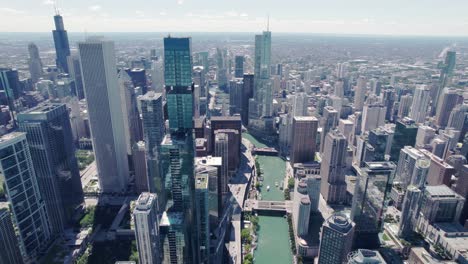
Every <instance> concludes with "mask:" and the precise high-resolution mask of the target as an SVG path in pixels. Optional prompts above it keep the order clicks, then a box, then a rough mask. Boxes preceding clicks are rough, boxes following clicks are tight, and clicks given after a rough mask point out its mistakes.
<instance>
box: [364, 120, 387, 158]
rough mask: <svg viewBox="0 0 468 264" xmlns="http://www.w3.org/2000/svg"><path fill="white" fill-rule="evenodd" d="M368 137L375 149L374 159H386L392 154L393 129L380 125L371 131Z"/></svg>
mask: <svg viewBox="0 0 468 264" xmlns="http://www.w3.org/2000/svg"><path fill="white" fill-rule="evenodd" d="M367 139H368V143H369V145H371V146H372V148H373V150H374V151H373V161H385V159H386V157H387V156H388V155H390V148H391V146H392V140H393V131H391V130H389V129H385V127H378V128H376V129H374V130H371V131H369V136H368V138H367Z"/></svg>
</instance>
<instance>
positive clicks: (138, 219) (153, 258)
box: [133, 192, 162, 264]
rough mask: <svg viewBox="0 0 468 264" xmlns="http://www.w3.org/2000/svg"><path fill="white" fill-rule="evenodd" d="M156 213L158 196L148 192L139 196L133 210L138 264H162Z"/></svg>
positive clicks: (157, 210) (157, 211)
mask: <svg viewBox="0 0 468 264" xmlns="http://www.w3.org/2000/svg"><path fill="white" fill-rule="evenodd" d="M158 213H159V208H158V196H157V195H156V194H154V193H148V192H144V193H142V194H140V196H139V197H138V200H137V201H136V204H135V209H134V210H133V218H134V219H135V237H136V242H137V243H136V244H137V250H138V259H139V263H144V264H159V263H162V262H161V255H160V242H159V241H160V234H159V219H158Z"/></svg>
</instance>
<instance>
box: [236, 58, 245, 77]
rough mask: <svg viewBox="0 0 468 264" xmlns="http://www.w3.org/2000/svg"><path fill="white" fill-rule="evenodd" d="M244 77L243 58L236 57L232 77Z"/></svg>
mask: <svg viewBox="0 0 468 264" xmlns="http://www.w3.org/2000/svg"><path fill="white" fill-rule="evenodd" d="M243 76H244V56H240V55H239V56H236V58H235V69H234V77H235V78H242V77H243Z"/></svg>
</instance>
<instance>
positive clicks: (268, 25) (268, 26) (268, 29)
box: [267, 14, 270, 31]
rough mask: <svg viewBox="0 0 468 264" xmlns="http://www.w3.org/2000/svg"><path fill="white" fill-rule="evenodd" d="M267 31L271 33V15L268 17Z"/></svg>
mask: <svg viewBox="0 0 468 264" xmlns="http://www.w3.org/2000/svg"><path fill="white" fill-rule="evenodd" d="M267 31H270V14H268V15H267Z"/></svg>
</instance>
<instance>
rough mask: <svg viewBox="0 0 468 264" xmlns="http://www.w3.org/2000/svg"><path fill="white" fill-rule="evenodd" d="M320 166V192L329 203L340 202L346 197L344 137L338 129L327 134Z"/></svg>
mask: <svg viewBox="0 0 468 264" xmlns="http://www.w3.org/2000/svg"><path fill="white" fill-rule="evenodd" d="M324 145H325V148H324V152H323V156H322V163H321V166H320V176H321V177H322V182H321V187H320V192H321V194H322V196H323V198H324V199H325V201H326V202H327V203H329V204H342V203H344V202H345V199H346V181H345V170H346V149H347V146H348V144H347V141H346V138H345V137H344V136H343V135H342V134H341V133H340V132H339V131H338V130H332V131H331V132H329V133H328V134H327V137H326V138H325V142H324Z"/></svg>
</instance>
